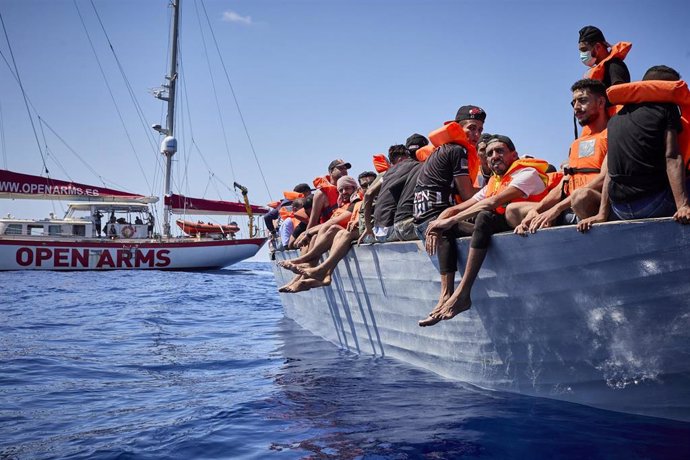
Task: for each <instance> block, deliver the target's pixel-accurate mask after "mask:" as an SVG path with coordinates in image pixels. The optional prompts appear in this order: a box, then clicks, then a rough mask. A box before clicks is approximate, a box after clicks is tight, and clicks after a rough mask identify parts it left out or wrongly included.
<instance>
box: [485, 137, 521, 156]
mask: <svg viewBox="0 0 690 460" xmlns="http://www.w3.org/2000/svg"><path fill="white" fill-rule="evenodd" d="M494 142H503V143H504V144H505V145H506V147H508V148H509V149H510V151H511V152H514V151H515V144H513V141H511V140H510V138H509V137H508V136H504V135H502V134H494V135H493V136H491V139H489V140H488V141H487V143H486V145H487V146H489V145H491V144H492V143H494Z"/></svg>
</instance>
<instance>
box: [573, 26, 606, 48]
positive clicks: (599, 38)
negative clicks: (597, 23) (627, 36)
mask: <svg viewBox="0 0 690 460" xmlns="http://www.w3.org/2000/svg"><path fill="white" fill-rule="evenodd" d="M578 43H590V44H594V43H603V44H604V45H606V46H607V47H609V48H610V47H611V45H609V42H607V41H606V39H605V38H604V34H603V32H602V31H601V30H600V29H599V28H598V27H594V26H584V27H583V28H582V29H580V39H579V40H578Z"/></svg>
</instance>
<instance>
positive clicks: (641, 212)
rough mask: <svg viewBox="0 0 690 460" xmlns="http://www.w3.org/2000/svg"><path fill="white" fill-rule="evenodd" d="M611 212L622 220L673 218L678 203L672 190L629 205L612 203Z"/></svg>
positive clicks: (628, 203) (631, 202)
mask: <svg viewBox="0 0 690 460" xmlns="http://www.w3.org/2000/svg"><path fill="white" fill-rule="evenodd" d="M611 211H613V216H611V217H614V219H611V220H616V219H615V217H617V218H618V219H621V220H632V219H648V218H652V217H671V216H672V215H673V214H675V212H676V202H675V200H674V199H673V193H672V192H671V189H666V190H663V191H661V192H659V193H656V194H654V195H650V196H646V197H644V198H640V199H639V200H634V201H629V202H627V203H615V202H613V201H612V202H611Z"/></svg>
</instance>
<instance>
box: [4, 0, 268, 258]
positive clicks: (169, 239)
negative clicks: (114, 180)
mask: <svg viewBox="0 0 690 460" xmlns="http://www.w3.org/2000/svg"><path fill="white" fill-rule="evenodd" d="M171 6H172V8H173V14H172V34H171V37H172V39H171V47H170V48H171V50H170V65H169V74H168V75H167V76H166V79H167V83H165V84H164V85H163V88H162V91H157V92H155V96H156V97H157V98H158V99H161V100H163V101H165V102H166V103H167V118H166V126H165V127H161V126H159V125H154V129H155V130H156V131H158V132H159V133H160V134H161V135H163V136H164V139H163V141H162V143H161V154H163V155H164V157H165V185H164V190H163V198H164V209H163V225H162V233H161V234H158V233H156V232H155V231H154V228H155V221H154V213H152V212H151V210H152V209H151V208H150V206H151V205H153V204H155V203H156V202H158V197H150V196H144V195H139V194H135V193H129V192H124V191H121V190H115V189H110V188H106V187H98V186H91V185H86V184H81V183H76V182H71V181H61V180H56V179H52V178H50V177H43V176H35V175H29V174H22V173H18V172H13V171H9V170H7V169H0V198H7V199H31V200H36V199H39V200H41V199H42V200H67V201H69V202H70V204H69V207H68V210H67V212H66V214H65V216H64V217H62V218H57V217H56V216H55V215H54V214H52V213H51V216H50V217H48V218H46V219H40V220H39V219H18V218H14V217H12V216H10V215H8V216H6V217H4V218H0V270H113V269H123V270H136V269H175V270H184V269H211V268H222V267H227V266H229V265H232V264H234V263H237V262H240V261H242V260H245V259H247V258H250V257H252V256H254V255H255V254H256V253H257V252H258V250H259V249H260V248H261V247H262V246H263V245H264V243H265V242H266V238H265V237H263V236H258V234H259V230H258V229H257V228H256V227H255V226H254V221H253V219H254V216H255V215H261V214H265V213H266V212H267V211H268V210H267V209H266V208H264V207H261V206H255V205H251V204H250V203H249V200H248V198H247V190H246V188H244V187H242V186H241V185H239V184H237V183H235V187H237V188H240V189H241V191H242V194H243V196H244V203H240V202H230V201H220V200H208V199H199V198H190V197H186V196H183V195H179V194H175V193H173V190H172V187H171V174H172V158H173V156H174V155H175V153H176V151H177V140H176V138H175V137H174V135H175V98H176V86H177V81H178V58H177V53H178V46H179V45H178V30H179V15H180V1H179V0H173V1H172V2H171ZM172 214H183V215H227V216H231V215H242V216H248V223H249V235H248V238H244V239H241V238H238V237H236V232H237V225H235V224H234V223H231V224H230V225H227V226H224V225H218V226H217V227H218V231H213V230H212V229H210V230H209V229H206V230H205V231H203V232H198V231H196V232H193V233H192V232H190V233H189V234H188V235H184V236H178V237H174V236H173V235H172V232H171V225H170V219H171V215H172ZM103 218H105V219H103ZM177 224H178V226H180V228H183V229H188V228H189V225H190V224H194V223H190V222H187V221H183V220H178V221H177ZM205 226H206V227H214V226H213V225H210V224H207V225H205ZM191 235H193V236H191Z"/></svg>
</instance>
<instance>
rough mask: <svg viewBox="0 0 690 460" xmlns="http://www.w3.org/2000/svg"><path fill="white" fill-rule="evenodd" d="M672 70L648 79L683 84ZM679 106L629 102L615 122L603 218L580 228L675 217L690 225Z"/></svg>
mask: <svg viewBox="0 0 690 460" xmlns="http://www.w3.org/2000/svg"><path fill="white" fill-rule="evenodd" d="M679 79H680V75H679V74H678V72H676V71H675V70H674V69H672V68H670V67H668V66H654V67H651V68H650V69H649V70H647V72H646V73H645V75H644V77H643V78H642V80H669V81H677V80H679ZM681 126H682V125H681V117H680V112H679V110H678V106H677V105H675V104H670V103H654V102H647V103H629V104H625V105H624V106H623V108H622V109H621V110H620V111H619V112H618V114H617V115H616V116H615V117H613V118H611V120H609V125H608V132H609V153H608V155H607V163H608V174H607V175H606V178H605V179H604V186H603V189H602V190H603V192H602V197H601V203H600V207H599V213H598V214H597V215H595V216H593V217H590V218H588V219H584V220H583V221H582V222H580V223H579V224H578V230H580V231H581V232H586V231H588V230H589V229H590V228H591V227H592V224H594V223H598V222H605V221H606V220H619V219H620V220H631V219H646V218H653V217H671V216H673V218H674V219H675V220H676V221H677V222H680V223H682V224H688V223H690V202H689V201H688V191H687V184H686V179H687V178H686V172H685V164H684V162H683V157H682V155H681V153H680V151H679V148H678V133H679V132H680V131H681V129H682V128H681Z"/></svg>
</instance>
